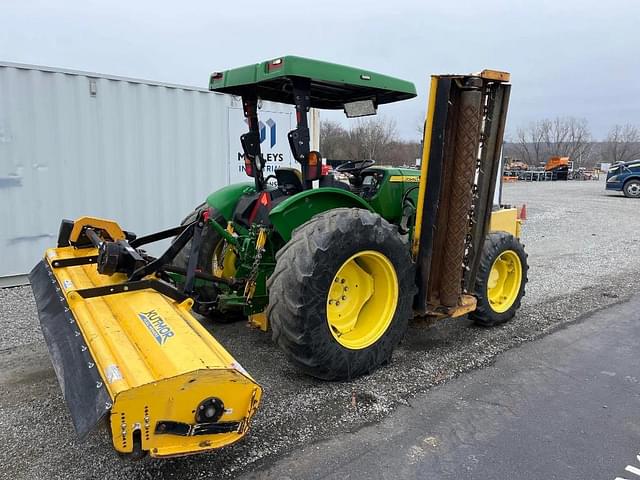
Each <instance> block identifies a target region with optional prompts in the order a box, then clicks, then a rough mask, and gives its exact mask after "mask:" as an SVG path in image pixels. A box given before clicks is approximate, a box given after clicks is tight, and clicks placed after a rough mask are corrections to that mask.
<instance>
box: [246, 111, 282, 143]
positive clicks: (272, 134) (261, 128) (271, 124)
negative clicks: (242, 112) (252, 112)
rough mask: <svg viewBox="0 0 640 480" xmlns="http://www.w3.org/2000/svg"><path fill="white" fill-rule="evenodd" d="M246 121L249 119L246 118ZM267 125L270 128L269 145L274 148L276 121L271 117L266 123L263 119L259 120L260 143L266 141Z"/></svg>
mask: <svg viewBox="0 0 640 480" xmlns="http://www.w3.org/2000/svg"><path fill="white" fill-rule="evenodd" d="M245 123H247V121H246V120H245ZM267 127H268V129H269V146H270V147H271V148H273V147H274V146H275V145H276V122H275V121H274V120H273V119H272V118H270V119H269V120H267V121H266V122H265V123H263V122H262V121H259V122H258V129H259V132H260V143H264V141H265V140H266V139H267Z"/></svg>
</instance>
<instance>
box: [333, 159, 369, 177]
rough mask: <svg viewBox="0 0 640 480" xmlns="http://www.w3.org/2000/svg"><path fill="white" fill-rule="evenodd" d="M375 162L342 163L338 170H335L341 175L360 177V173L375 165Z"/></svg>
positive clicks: (351, 161) (350, 161)
mask: <svg viewBox="0 0 640 480" xmlns="http://www.w3.org/2000/svg"><path fill="white" fill-rule="evenodd" d="M375 163H376V161H375V160H371V159H369V160H357V161H353V160H349V161H348V162H344V163H341V164H340V165H338V166H337V167H336V168H334V169H333V171H334V172H339V173H351V174H352V175H356V176H358V175H360V172H362V170H364V169H365V168H369V167H371V166H373V165H375Z"/></svg>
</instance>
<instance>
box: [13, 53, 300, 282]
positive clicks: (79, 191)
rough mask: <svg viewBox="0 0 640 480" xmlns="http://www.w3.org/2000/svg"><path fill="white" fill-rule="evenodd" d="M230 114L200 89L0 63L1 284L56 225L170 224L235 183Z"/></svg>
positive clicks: (40, 248) (35, 255)
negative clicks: (94, 220) (101, 221)
mask: <svg viewBox="0 0 640 480" xmlns="http://www.w3.org/2000/svg"><path fill="white" fill-rule="evenodd" d="M235 103H239V102H237V100H236V101H235ZM231 107H235V108H238V107H239V105H234V100H233V99H232V97H230V96H227V95H220V94H215V93H211V92H207V91H206V90H200V89H196V88H189V87H181V86H169V85H162V84H154V83H151V82H144V81H136V80H130V79H120V78H117V77H104V76H98V75H93V74H86V73H82V72H70V71H56V70H53V69H47V68H45V67H32V66H22V65H15V64H6V63H4V64H2V63H0V280H1V279H2V278H1V277H5V278H4V283H7V282H8V279H7V277H8V276H13V275H20V274H24V273H27V272H28V271H29V270H30V269H31V267H32V266H33V265H34V264H35V263H36V262H37V260H38V259H39V258H40V257H41V255H42V254H43V252H44V249H45V248H47V247H49V246H52V245H53V244H54V242H55V239H56V237H57V230H58V226H59V222H60V219H61V218H72V219H73V218H75V217H78V216H82V215H94V216H101V217H105V218H113V219H116V220H117V221H118V222H119V223H120V225H121V226H122V227H123V228H125V229H130V230H132V231H135V232H136V233H138V234H142V233H148V232H151V231H154V230H158V229H161V228H166V227H169V226H173V225H175V224H176V223H177V222H179V221H180V220H181V219H182V218H183V217H184V216H185V215H186V214H187V213H188V212H189V211H190V210H192V209H193V207H194V206H195V205H197V204H199V203H201V202H202V201H204V199H205V198H206V196H207V195H208V193H210V192H211V191H213V190H215V189H217V188H219V187H221V186H223V185H225V184H226V183H227V181H228V178H229V161H228V159H229V158H231V157H230V154H231V152H230V145H229V144H230V142H229V135H228V133H229V114H228V112H229V109H230V108H231ZM269 107H271V108H272V109H274V110H276V111H282V112H284V111H291V109H290V107H286V106H273V105H270V106H269ZM271 108H270V109H271ZM236 141H237V143H238V144H239V140H236ZM236 148H237V146H236V145H233V147H232V149H231V150H235V149H236Z"/></svg>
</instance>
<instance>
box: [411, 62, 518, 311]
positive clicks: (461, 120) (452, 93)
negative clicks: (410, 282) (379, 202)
mask: <svg viewBox="0 0 640 480" xmlns="http://www.w3.org/2000/svg"><path fill="white" fill-rule="evenodd" d="M508 81H509V74H507V73H504V72H496V71H489V70H485V71H483V72H482V73H480V74H476V75H443V76H434V77H432V80H431V92H430V96H429V105H428V112H427V119H426V122H425V131H424V142H423V145H424V146H423V153H422V165H421V170H422V171H421V176H420V177H421V179H420V191H419V197H418V210H417V214H416V229H415V235H414V240H413V246H412V249H413V254H414V258H415V259H416V265H417V273H416V276H417V278H416V281H417V285H418V294H417V296H416V300H415V305H414V308H415V310H416V313H417V314H419V315H425V314H431V313H434V312H443V311H444V312H449V313H450V312H452V311H454V310H455V309H456V308H458V307H463V306H464V305H468V304H469V298H467V296H466V293H467V292H469V291H472V290H473V287H474V285H473V284H474V280H475V277H476V272H477V268H478V261H479V259H480V252H482V247H483V244H484V239H485V236H486V234H487V232H488V229H489V221H490V218H491V210H492V206H493V195H494V191H495V184H496V176H497V170H498V168H499V160H500V147H501V145H502V139H503V136H504V125H505V120H506V113H507V105H508V101H509V92H510V88H511V85H509V84H507V83H505V82H508Z"/></svg>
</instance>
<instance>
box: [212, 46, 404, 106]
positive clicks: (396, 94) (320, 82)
mask: <svg viewBox="0 0 640 480" xmlns="http://www.w3.org/2000/svg"><path fill="white" fill-rule="evenodd" d="M293 77H301V78H308V79H309V80H310V81H311V106H312V107H315V108H323V109H342V108H343V105H344V104H345V103H348V102H353V101H357V100H369V99H372V100H374V101H375V103H376V104H377V105H381V104H384V103H391V102H398V101H400V100H406V99H409V98H413V97H415V96H416V87H415V85H414V84H413V83H412V82H408V81H406V80H401V79H399V78H394V77H389V76H387V75H382V74H380V73H375V72H370V71H368V70H362V69H359V68H354V67H347V66H345V65H337V64H335V63H329V62H322V61H319V60H312V59H309V58H303V57H295V56H286V57H278V58H275V59H273V60H267V61H266V62H262V63H258V64H254V65H247V66H245V67H239V68H234V69H231V70H227V71H225V72H218V73H214V74H212V75H211V78H210V80H209V90H213V91H216V92H222V93H230V94H232V95H240V96H242V95H245V94H250V93H251V92H252V91H255V92H257V94H258V97H260V98H261V99H263V100H269V101H273V102H279V103H287V104H293V103H294V101H293V92H292V85H291V79H292V78H293Z"/></svg>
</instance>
